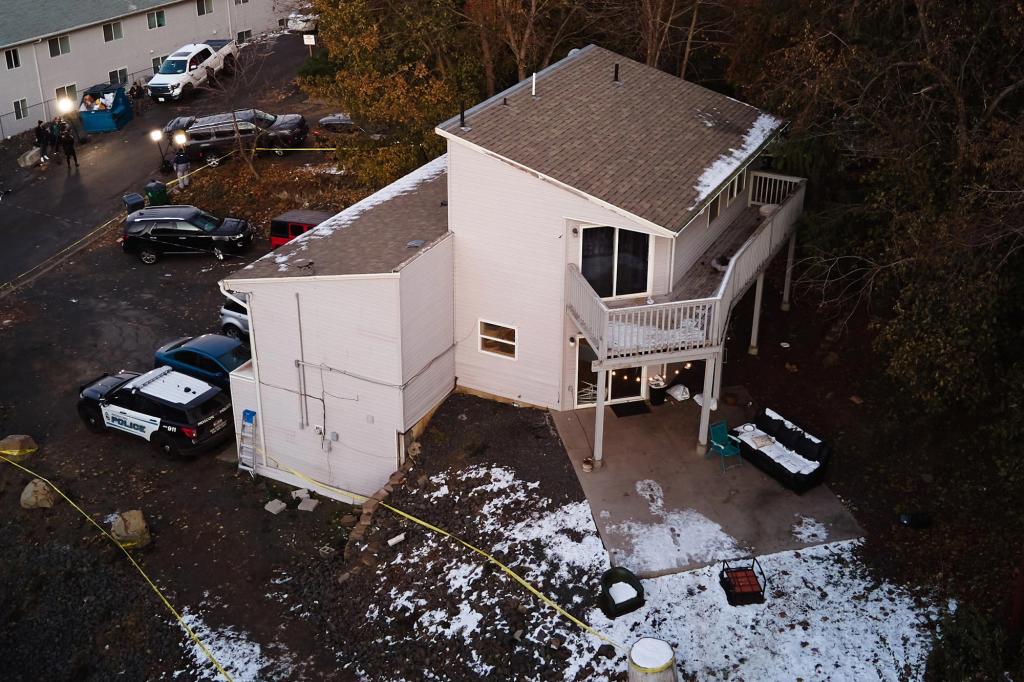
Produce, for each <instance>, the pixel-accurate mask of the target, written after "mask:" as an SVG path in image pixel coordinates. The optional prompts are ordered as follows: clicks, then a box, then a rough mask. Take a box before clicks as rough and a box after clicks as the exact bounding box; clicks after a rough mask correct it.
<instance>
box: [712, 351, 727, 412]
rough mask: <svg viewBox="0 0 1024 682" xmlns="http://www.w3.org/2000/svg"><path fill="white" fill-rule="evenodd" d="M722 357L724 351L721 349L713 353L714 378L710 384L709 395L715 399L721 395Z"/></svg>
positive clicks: (723, 356)
mask: <svg viewBox="0 0 1024 682" xmlns="http://www.w3.org/2000/svg"><path fill="white" fill-rule="evenodd" d="M724 358H725V353H723V352H722V351H719V352H718V353H716V354H715V379H714V382H712V384H711V396H712V398H713V399H714V400H715V401H717V400H718V398H719V396H721V395H722V361H723V359H724Z"/></svg>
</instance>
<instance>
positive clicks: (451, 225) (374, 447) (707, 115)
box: [223, 46, 804, 492]
mask: <svg viewBox="0 0 1024 682" xmlns="http://www.w3.org/2000/svg"><path fill="white" fill-rule="evenodd" d="M780 125H781V122H780V121H779V120H778V119H776V118H774V117H773V116H771V115H769V114H767V113H764V112H761V111H759V110H757V109H755V108H754V107H751V106H748V105H746V104H743V103H742V102H738V101H736V100H734V99H731V98H729V97H726V96H724V95H720V94H717V93H715V92H712V91H710V90H707V89H705V88H702V87H700V86H698V85H694V84H692V83H688V82H686V81H683V80H680V79H678V78H675V77H674V76H671V75H669V74H666V73H664V72H661V71H658V70H656V69H652V68H649V67H646V66H643V65H641V64H639V63H637V62H633V61H631V60H628V59H625V58H623V57H620V56H618V55H616V54H614V53H612V52H609V51H607V50H603V49H601V48H598V47H596V46H589V47H586V48H584V49H582V50H578V51H574V52H573V53H572V54H571V55H569V56H568V57H566V58H565V59H563V60H561V61H560V62H558V63H556V64H554V65H552V66H551V67H549V68H548V69H545V70H544V71H542V72H539V73H538V74H536V76H535V77H533V78H531V79H529V80H528V81H524V82H522V83H520V84H518V85H516V86H514V87H512V88H510V89H508V90H506V91H505V92H502V93H500V94H498V95H497V96H495V97H493V98H491V99H489V100H487V101H485V102H482V103H481V104H479V105H477V106H475V107H473V108H472V109H469V110H468V111H466V112H464V114H462V115H460V116H457V117H455V118H453V119H451V120H449V121H446V122H444V123H442V124H441V125H440V126H438V128H437V133H438V134H439V135H441V136H443V137H444V138H446V140H447V141H448V152H447V154H446V155H445V156H444V157H441V158H440V159H438V160H435V161H434V162H432V163H431V164H428V166H425V167H424V168H422V169H420V170H418V171H416V172H414V173H412V174H410V175H409V176H407V177H406V178H403V179H401V180H399V181H398V182H397V183H395V185H392V186H390V187H388V188H385V189H384V190H381V192H379V193H378V194H377V195H374V196H372V197H370V198H369V199H367V200H364V202H361V203H360V204H356V205H355V206H353V207H351V208H350V209H347V210H346V211H344V212H342V213H341V214H339V216H337V217H336V218H335V219H332V221H328V223H327V224H326V226H324V227H321V228H318V229H317V230H314V231H312V232H311V233H309V234H308V235H306V236H304V237H303V238H301V239H299V240H297V241H295V242H292V243H290V244H288V245H285V246H283V247H281V248H280V249H278V250H277V251H275V252H273V253H271V254H268V255H267V256H265V257H264V258H262V259H261V260H259V261H257V262H256V263H255V264H253V265H252V266H249V268H247V269H244V270H242V271H240V272H239V273H237V274H236V275H234V276H232V277H231V278H229V280H227V281H226V282H224V283H223V286H224V288H225V289H227V290H231V291H236V292H240V293H245V294H248V297H247V301H248V305H249V307H250V311H251V314H252V316H253V320H254V331H253V339H252V345H253V351H254V360H253V363H252V365H251V366H246V367H243V368H242V369H241V370H240V371H239V372H238V374H239V377H237V378H236V377H234V376H233V380H232V390H233V394H234V395H235V402H236V414H241V413H242V411H243V410H244V409H249V410H251V411H252V412H255V413H256V423H257V424H261V423H262V424H264V425H270V428H265V429H264V431H263V432H259V429H258V428H257V429H256V430H257V432H258V433H257V436H258V438H259V439H261V442H262V446H261V447H260V448H257V452H262V453H263V455H264V456H265V457H267V458H268V459H267V460H266V462H267V463H263V462H262V461H261V459H260V457H256V461H255V462H254V469H255V471H256V473H262V474H266V475H270V476H275V477H278V478H283V479H284V480H292V481H293V482H294V479H289V478H288V476H287V475H281V472H282V471H285V473H287V471H288V470H289V469H290V470H292V471H301V470H302V466H306V464H308V461H309V460H310V457H311V456H313V455H310V453H314V455H315V458H316V459H317V461H318V462H323V464H319V465H318V466H317V467H316V468H315V469H310V471H313V473H314V474H315V475H312V474H309V475H311V477H313V478H317V480H322V481H323V482H325V483H329V484H332V485H337V486H339V487H343V488H344V487H346V485H348V486H353V487H358V488H359V489H358V490H357V492H366V491H372V489H374V488H375V487H379V486H378V485H377V483H381V484H382V483H383V482H384V481H386V479H387V477H388V475H389V474H390V473H391V471H392V470H393V469H394V468H395V467H397V466H398V464H399V463H400V462H401V460H402V458H403V456H404V447H406V445H407V444H408V442H409V441H410V439H411V436H410V434H411V433H412V432H413V430H414V429H415V428H416V425H417V424H418V423H422V420H423V419H424V417H425V416H427V415H428V414H429V413H430V411H431V410H432V408H433V407H434V406H435V405H437V404H438V403H439V402H440V401H441V400H443V398H444V396H445V395H447V393H448V392H449V391H450V390H451V389H452V388H454V387H461V388H463V389H466V390H470V391H473V392H477V393H482V394H485V395H490V396H494V397H497V398H501V399H507V400H511V401H515V402H518V403H521V404H527V405H535V406H541V407H546V408H550V409H552V410H574V409H578V408H594V407H596V410H595V411H594V414H595V416H594V419H595V420H596V428H595V433H596V438H595V445H594V458H595V460H597V461H600V459H601V457H602V452H601V443H602V438H601V434H602V433H603V423H604V415H605V406H606V405H607V404H608V403H612V402H626V401H637V400H644V399H646V397H647V391H648V381H647V379H648V377H649V376H653V375H661V376H665V375H668V374H670V372H671V370H672V368H673V367H675V366H679V365H682V364H683V363H690V364H695V363H699V362H703V367H704V382H703V385H704V394H705V396H708V395H710V397H711V398H717V394H718V390H719V385H720V377H721V360H722V347H723V342H724V337H725V331H726V326H727V322H728V319H729V314H730V312H731V310H732V307H733V305H734V304H735V302H736V301H737V300H738V299H739V298H740V296H741V295H742V294H743V293H744V292H745V291H746V290H747V289H748V288H749V287H750V286H751V285H754V286H755V287H756V298H757V301H756V305H755V309H756V310H759V308H760V299H761V292H762V288H763V271H764V268H765V267H766V266H767V264H768V262H769V261H770V260H771V258H772V257H773V255H774V254H775V253H776V252H777V251H779V250H780V249H781V247H782V246H783V245H784V244H787V242H788V244H789V247H790V248H789V262H788V265H787V278H786V291H785V292H784V307H785V305H786V304H787V302H786V301H787V299H788V287H789V270H790V267H791V264H792V252H793V251H792V249H793V226H794V223H795V221H796V220H797V218H798V217H799V215H800V214H801V212H802V208H803V192H804V181H803V180H802V179H800V178H793V177H786V176H780V175H777V174H773V173H766V172H762V171H760V170H758V169H759V168H760V166H761V161H760V160H759V156H760V155H761V153H762V152H763V151H764V149H765V147H766V145H768V144H769V143H770V141H771V140H772V138H773V136H774V135H775V134H776V133H777V132H778V130H779V127H780ZM442 184H443V185H444V201H443V202H438V201H436V199H437V196H438V192H439V191H440V189H439V188H440V187H441V185H442ZM442 203H443V206H442V205H441V204H442ZM363 204H365V205H363ZM414 204H415V205H416V206H419V208H415V207H414V206H413V205H414ZM428 215H429V216H433V217H432V218H429V219H428V218H427V217H426V216H428ZM371 232H372V234H373V235H374V236H373V239H369V238H368V236H367V235H369V234H370V233H371ZM381 250H383V252H387V253H392V252H393V253H394V257H391V258H384V259H382V258H380V257H379V252H380V251H381ZM339 254H345V255H344V256H341V255H339ZM338 259H342V260H349V261H352V262H351V263H350V264H348V265H346V267H345V268H338V267H335V266H334V265H333V264H334V263H335V262H336V261H337V260H338ZM367 282H374V283H375V284H374V287H375V288H373V287H371V289H372V291H371V290H370V289H367V288H365V287H367V286H369V285H368V284H367ZM314 289H315V292H316V293H315V296H316V297H317V303H316V304H315V305H316V306H317V308H316V309H317V310H318V313H317V314H316V315H317V318H318V319H317V320H316V321H314V322H306V321H305V320H307V315H306V314H305V313H304V312H303V314H302V316H301V320H300V319H299V318H298V316H297V309H296V306H297V305H299V306H300V308H301V309H302V311H304V310H305V305H304V304H301V303H300V301H302V300H305V298H306V297H307V296H313V295H314V294H312V293H310V294H306V293H305V292H307V291H309V292H312V291H313V290H314ZM349 301H352V303H351V304H350V303H349ZM385 301H387V303H386V304H385ZM310 305H313V303H312V302H310ZM328 319H329V320H330V321H329V322H328ZM756 320H757V316H756V313H755V318H754V329H753V330H752V341H751V350H752V351H755V350H756V344H757V342H756V336H757V332H756ZM268 326H269V327H271V328H272V329H271V330H270V331H269V333H267V332H264V331H263V330H264V329H266V328H267V327H268ZM264 334H267V336H266V337H265V336H264ZM281 336H287V337H288V338H289V339H290V341H289V342H288V344H284V345H283V346H282V345H280V344H279V343H278V341H277V339H278V337H281ZM300 336H302V337H303V338H305V339H306V341H305V345H304V346H303V347H299V346H296V345H295V343H300V344H301V343H302V342H301V341H294V340H295V339H298V338H299V337H300ZM265 339H266V340H265ZM314 346H315V347H316V348H318V349H319V350H318V351H317V354H316V357H315V358H314V359H312V360H311V359H310V357H309V354H308V350H307V351H303V348H308V347H314ZM303 353H305V355H303ZM300 356H303V357H300ZM382 356H386V358H387V360H386V364H385V365H379V363H378V360H380V359H381V357H382ZM311 363H312V364H311ZM303 366H304V367H307V368H310V367H315V368H316V372H317V376H316V377H315V378H314V380H313V381H312V382H311V380H310V378H309V376H308V372H307V375H306V376H303V373H302V372H300V371H298V368H299V367H303ZM271 373H273V381H272V382H271V381H269V380H267V381H263V378H264V377H269V376H271ZM428 377H429V378H428ZM328 381H329V382H332V383H331V385H330V386H329V387H328V385H327V383H325V382H328ZM261 382H262V383H261ZM236 383H237V387H236ZM271 384H272V385H271ZM342 384H345V388H346V389H347V390H348V393H346V394H345V396H346V398H345V399H341V398H339V399H333V398H331V396H332V395H340V394H338V393H334V391H335V390H338V391H341V389H342V386H341V385H342ZM328 388H330V390H328ZM384 389H386V390H385V391H384V392H385V393H387V394H388V395H387V396H386V397H385V398H383V399H382V402H380V403H379V404H374V405H371V403H370V402H369V395H370V394H371V393H375V392H380V391H382V390H384ZM364 393H365V395H366V396H367V398H366V400H363V399H362V398H361V397H360V396H363V395H364ZM271 394H273V395H275V396H277V397H276V398H274V400H273V401H271V400H268V396H270V395H271ZM260 395H262V396H263V397H262V399H259V398H258V396H260ZM250 396H251V397H250ZM285 396H286V397H285ZM353 396H356V398H353ZM278 398H280V400H278ZM311 400H313V401H316V405H315V406H314V407H315V409H312V410H311V409H310V408H309V406H303V405H302V403H303V402H308V401H311ZM713 402H714V400H709V399H705V400H703V409H702V414H701V423H700V428H699V434H700V435H699V443H698V449H701V448H703V446H704V445H705V444H706V437H707V426H708V418H709V411H710V409H711V406H712V404H713ZM385 404H386V407H385ZM328 406H329V409H328ZM282 415H284V416H282ZM310 415H312V417H310ZM313 418H315V419H313ZM261 419H262V421H261ZM311 419H313V421H316V420H321V419H322V421H323V423H313V421H310V420H311ZM279 421H280V422H283V424H286V425H287V426H285V425H282V424H279V423H278V422H279ZM300 425H301V426H300ZM371 442H372V444H371ZM331 453H334V454H333V455H332V454H331ZM332 457H333V459H332ZM282 462H284V463H285V464H281V463H282ZM288 462H291V464H287V463H288ZM320 477H322V478H320ZM347 489H352V487H349V488H347Z"/></svg>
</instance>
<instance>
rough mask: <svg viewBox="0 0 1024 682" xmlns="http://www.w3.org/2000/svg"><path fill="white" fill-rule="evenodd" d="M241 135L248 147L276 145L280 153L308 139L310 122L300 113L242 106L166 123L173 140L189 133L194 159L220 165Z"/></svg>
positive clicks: (187, 144)
mask: <svg viewBox="0 0 1024 682" xmlns="http://www.w3.org/2000/svg"><path fill="white" fill-rule="evenodd" d="M236 126H237V128H238V131H237V135H238V136H240V137H241V138H242V146H243V147H245V148H246V149H252V148H254V147H258V148H267V149H273V150H274V153H275V154H277V155H278V156H282V155H283V154H284V151H283V150H284V149H286V148H288V147H299V146H301V145H302V144H303V143H304V142H305V141H306V135H307V134H308V133H309V126H308V125H307V124H306V119H305V117H304V116H302V115H300V114H280V115H274V114H268V113H267V112H265V111H260V110H259V109H241V110H239V111H236V112H234V116H232V114H231V113H226V114H213V115H212V116H202V117H199V118H196V117H195V116H179V117H178V118H175V119H173V120H171V121H169V122H168V123H167V125H165V126H164V129H163V132H164V135H165V136H166V137H167V139H169V140H173V139H174V136H175V134H177V133H179V132H184V133H185V144H184V148H185V151H186V152H187V153H188V156H189V158H190V159H192V160H194V161H204V162H206V163H209V164H210V165H213V166H216V165H217V164H218V163H220V160H221V159H222V158H224V157H225V156H226V155H227V154H230V153H231V152H233V151H235V150H237V149H238V142H237V140H236V139H235V135H236V131H235V127H236Z"/></svg>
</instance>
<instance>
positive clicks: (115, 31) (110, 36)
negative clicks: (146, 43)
mask: <svg viewBox="0 0 1024 682" xmlns="http://www.w3.org/2000/svg"><path fill="white" fill-rule="evenodd" d="M121 38H124V33H122V32H121V22H120V21H115V22H113V23H110V24H103V42H105V43H109V42H111V41H112V40H120V39H121Z"/></svg>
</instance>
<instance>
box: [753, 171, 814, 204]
mask: <svg viewBox="0 0 1024 682" xmlns="http://www.w3.org/2000/svg"><path fill="white" fill-rule="evenodd" d="M802 182H804V180H803V178H794V177H792V176H789V175H779V174H778V173H768V172H765V171H754V172H752V173H751V174H750V195H749V197H748V198H747V205H748V206H761V205H763V204H781V203H782V202H783V201H784V200H785V199H786V197H788V196H789V195H791V194H792V193H793V192H795V191H796V187H797V185H799V184H800V183H802Z"/></svg>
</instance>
